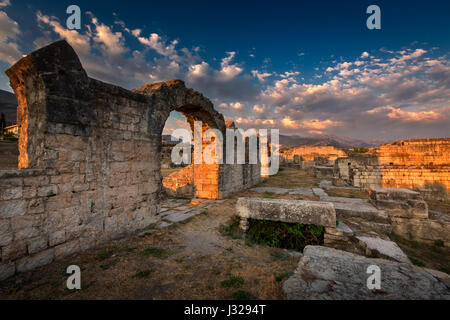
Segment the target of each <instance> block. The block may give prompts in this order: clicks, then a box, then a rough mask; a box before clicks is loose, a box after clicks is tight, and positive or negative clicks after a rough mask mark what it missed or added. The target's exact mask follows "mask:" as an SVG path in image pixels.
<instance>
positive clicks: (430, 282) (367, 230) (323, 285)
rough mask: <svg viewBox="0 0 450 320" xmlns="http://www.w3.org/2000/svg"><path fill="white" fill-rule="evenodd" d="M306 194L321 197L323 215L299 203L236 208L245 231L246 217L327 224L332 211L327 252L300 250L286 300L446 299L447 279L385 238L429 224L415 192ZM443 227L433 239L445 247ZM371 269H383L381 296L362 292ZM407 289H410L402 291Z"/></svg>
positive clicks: (253, 201) (245, 202) (250, 202)
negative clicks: (418, 263)
mask: <svg viewBox="0 0 450 320" xmlns="http://www.w3.org/2000/svg"><path fill="white" fill-rule="evenodd" d="M305 189H307V188H305ZM292 190H293V189H283V188H253V189H251V191H253V192H260V193H264V192H274V193H279V194H287V193H291V192H292ZM306 192H312V193H313V194H314V195H316V196H318V197H319V198H320V202H318V203H320V205H321V206H322V211H321V210H312V211H311V210H309V207H306V206H303V205H299V202H298V200H279V199H259V198H250V199H247V198H245V199H243V198H240V199H239V200H238V203H237V211H238V214H239V215H240V216H241V217H242V219H243V221H244V222H242V226H243V228H244V229H246V228H247V224H246V222H245V220H246V219H247V218H249V217H250V218H254V219H255V218H256V219H267V220H273V221H289V222H298V223H313V222H312V221H316V223H314V224H318V225H326V224H325V223H324V222H323V219H324V217H326V216H327V215H328V214H329V212H330V211H329V208H330V207H329V206H330V205H331V206H332V208H334V212H335V215H336V217H337V219H338V220H337V223H336V225H326V227H325V235H324V245H326V246H327V247H307V248H305V250H304V256H303V257H302V258H301V260H300V263H299V266H298V268H297V271H296V272H295V274H294V275H293V276H292V277H291V278H289V279H288V280H287V281H286V282H285V284H284V286H283V288H284V290H285V292H286V294H287V296H288V298H289V299H449V298H450V280H449V279H450V278H449V276H448V275H446V274H444V273H441V272H438V271H435V270H428V269H420V268H417V267H415V266H413V265H412V263H411V261H410V260H409V258H408V257H407V256H406V254H405V253H404V252H403V251H402V250H401V249H400V247H399V246H398V245H397V244H396V243H395V242H393V241H391V240H390V239H389V234H391V233H392V232H395V233H397V234H399V235H401V236H407V234H405V232H404V230H403V229H402V228H406V229H407V230H409V229H408V227H405V225H406V226H409V225H410V224H411V223H412V224H413V225H414V226H416V224H415V222H417V220H420V222H421V223H425V224H426V219H429V214H428V208H427V206H426V203H425V202H424V201H423V199H422V198H421V196H420V194H419V193H418V192H414V191H412V190H407V189H383V188H378V189H374V190H371V191H370V200H365V199H356V198H344V197H330V196H328V194H327V193H326V192H325V191H324V190H323V189H321V188H312V189H309V190H308V191H305V190H302V193H306ZM312 202H313V203H314V201H312ZM327 204H328V205H327ZM285 207H291V208H295V209H296V210H298V211H299V212H296V213H294V214H289V219H285V214H286V211H285ZM324 208H327V209H326V210H324ZM287 212H290V211H289V210H288V211H287ZM313 215H317V217H314V216H313ZM398 219H403V220H402V221H399V220H398ZM434 223H437V222H434ZM441 223H444V221H441ZM445 223H446V224H445V226H442V227H438V229H437V230H436V231H434V232H432V234H437V232H439V237H440V239H442V240H444V241H446V242H445V243H447V241H448V240H447V239H448V235H449V231H450V225H449V224H448V220H447V222H445ZM429 227H430V228H432V226H429ZM444 228H445V230H444ZM416 235H417V231H416ZM428 237H430V236H428ZM446 245H447V244H446ZM331 248H333V249H331ZM336 257H339V259H337V258H336ZM335 258H336V259H337V260H335ZM371 264H375V265H378V266H379V267H380V268H381V269H382V270H383V271H382V272H383V276H382V277H383V283H384V284H385V285H384V286H383V287H382V290H381V291H371V290H368V289H367V286H366V282H365V281H366V279H367V276H368V275H367V273H366V272H365V270H366V268H367V266H368V265H371ZM336 265H337V266H336ZM340 270H341V271H340ZM355 270H356V271H357V272H356V271H355ZM359 273H360V274H359ZM408 286H411V288H409V289H408V290H406V289H405V288H408ZM413 286H416V287H415V288H412V287H413ZM417 288H421V289H417ZM422 290H427V291H426V292H422Z"/></svg>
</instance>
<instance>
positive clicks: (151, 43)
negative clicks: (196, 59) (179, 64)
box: [133, 29, 178, 56]
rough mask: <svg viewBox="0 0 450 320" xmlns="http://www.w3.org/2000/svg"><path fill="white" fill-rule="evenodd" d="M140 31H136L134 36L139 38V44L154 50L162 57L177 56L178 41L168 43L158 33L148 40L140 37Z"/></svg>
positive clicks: (151, 35)
mask: <svg viewBox="0 0 450 320" xmlns="http://www.w3.org/2000/svg"><path fill="white" fill-rule="evenodd" d="M140 32H141V31H140V30H139V29H138V30H134V33H133V35H134V36H136V35H137V36H136V37H137V39H138V40H139V42H141V43H142V44H144V45H146V46H148V47H150V48H152V49H153V50H155V51H156V52H157V53H159V54H160V55H162V56H175V55H176V50H175V46H176V45H177V44H178V40H173V41H171V42H170V43H169V44H167V43H166V41H165V40H163V39H162V38H161V36H160V35H158V34H157V33H152V34H150V36H149V37H148V38H145V37H141V36H139V34H140Z"/></svg>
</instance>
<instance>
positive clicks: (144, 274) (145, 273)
mask: <svg viewBox="0 0 450 320" xmlns="http://www.w3.org/2000/svg"><path fill="white" fill-rule="evenodd" d="M150 273H151V270H144V271H139V272H138V273H136V274H135V275H134V276H133V278H140V279H142V278H148V276H149V275H150Z"/></svg>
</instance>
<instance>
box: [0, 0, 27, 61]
mask: <svg viewBox="0 0 450 320" xmlns="http://www.w3.org/2000/svg"><path fill="white" fill-rule="evenodd" d="M7 2H8V1H7ZM2 3H5V2H2ZM2 3H0V4H2ZM8 4H9V2H8V3H6V4H4V5H3V6H6V5H8ZM20 33H21V32H20V30H19V24H18V23H17V22H16V21H14V20H12V19H11V18H10V17H8V15H7V14H6V12H4V11H0V60H3V61H6V62H8V63H13V62H15V61H17V60H18V59H20V57H21V56H22V53H21V52H20V50H19V45H18V43H17V40H18V36H19V35H20Z"/></svg>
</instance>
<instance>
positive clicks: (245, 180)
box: [0, 41, 260, 279]
mask: <svg viewBox="0 0 450 320" xmlns="http://www.w3.org/2000/svg"><path fill="white" fill-rule="evenodd" d="M6 73H7V75H8V76H9V78H10V82H11V87H12V88H13V89H14V92H15V94H16V96H17V100H18V125H19V152H20V156H19V169H20V170H9V171H2V172H1V173H0V252H1V260H0V279H4V278H6V277H8V276H11V275H13V274H14V273H15V272H22V271H27V270H30V269H33V268H35V267H38V266H41V265H44V264H47V263H49V262H51V261H52V260H54V259H60V258H62V257H64V256H67V255H69V254H71V253H73V252H76V251H79V250H85V249H87V248H90V247H94V246H96V245H98V244H100V243H102V242H105V241H107V240H109V239H113V238H117V237H120V236H122V235H124V234H128V233H130V232H133V231H135V230H138V229H141V228H144V227H145V226H147V225H149V224H150V223H152V222H156V221H158V220H159V219H160V217H159V212H160V199H161V196H162V190H163V184H162V182H161V180H162V179H161V172H160V166H161V164H160V151H161V135H162V130H163V127H164V124H165V122H166V120H167V118H168V116H169V114H170V112H171V111H173V110H176V111H179V112H181V113H182V114H184V115H185V116H186V118H187V120H188V122H189V123H190V124H191V127H192V126H193V122H194V121H196V120H198V121H202V122H203V126H204V127H203V130H204V131H205V130H207V129H208V128H214V129H217V130H219V131H220V132H222V133H224V132H225V129H226V124H225V121H224V118H223V116H222V115H221V114H220V113H218V112H217V111H216V110H215V109H214V106H213V104H212V103H211V101H209V100H208V99H207V98H205V97H204V96H203V95H202V94H201V93H199V92H196V91H194V90H192V89H188V88H186V87H185V85H184V83H183V82H182V81H180V80H173V81H168V82H164V83H156V84H149V85H145V86H143V87H141V88H139V89H135V90H132V91H128V90H125V89H123V88H120V87H117V86H114V85H111V84H107V83H104V82H101V81H98V80H95V79H92V78H89V77H88V76H87V74H86V72H85V70H84V69H83V67H82V65H81V63H80V60H79V59H78V57H77V55H76V53H75V51H74V50H73V49H72V47H71V46H70V45H69V44H68V43H67V42H66V41H59V42H56V43H53V44H51V45H49V46H47V47H44V48H42V49H39V50H37V51H35V52H33V53H31V54H29V55H27V56H26V57H24V58H23V59H21V60H20V61H18V62H17V63H16V64H14V65H13V66H12V67H11V68H10V69H8V70H7V71H6ZM224 149H225V147H224ZM224 153H225V150H224ZM189 168H190V169H191V170H190V171H189V174H188V177H187V178H183V179H184V180H186V181H187V180H188V182H186V184H187V183H189V184H190V185H193V186H194V189H195V191H194V192H195V196H197V197H198V198H207V199H221V198H223V197H225V196H227V195H229V194H231V193H233V192H236V191H238V190H240V189H242V188H245V187H247V186H251V185H253V184H255V183H258V182H259V181H260V171H259V170H260V169H259V165H258V164H256V165H230V164H223V165H221V164H217V165H216V164H194V165H192V167H189ZM187 170H189V169H188V168H185V171H184V172H186V171H187ZM181 174H182V173H180V174H179V175H181ZM170 179H171V180H173V177H172V178H170ZM183 179H175V180H178V182H175V183H174V184H175V185H176V186H177V188H178V184H179V181H180V180H183ZM184 180H183V181H184ZM168 181H169V180H167V183H165V186H166V188H167V187H168V185H169V182H168Z"/></svg>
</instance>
